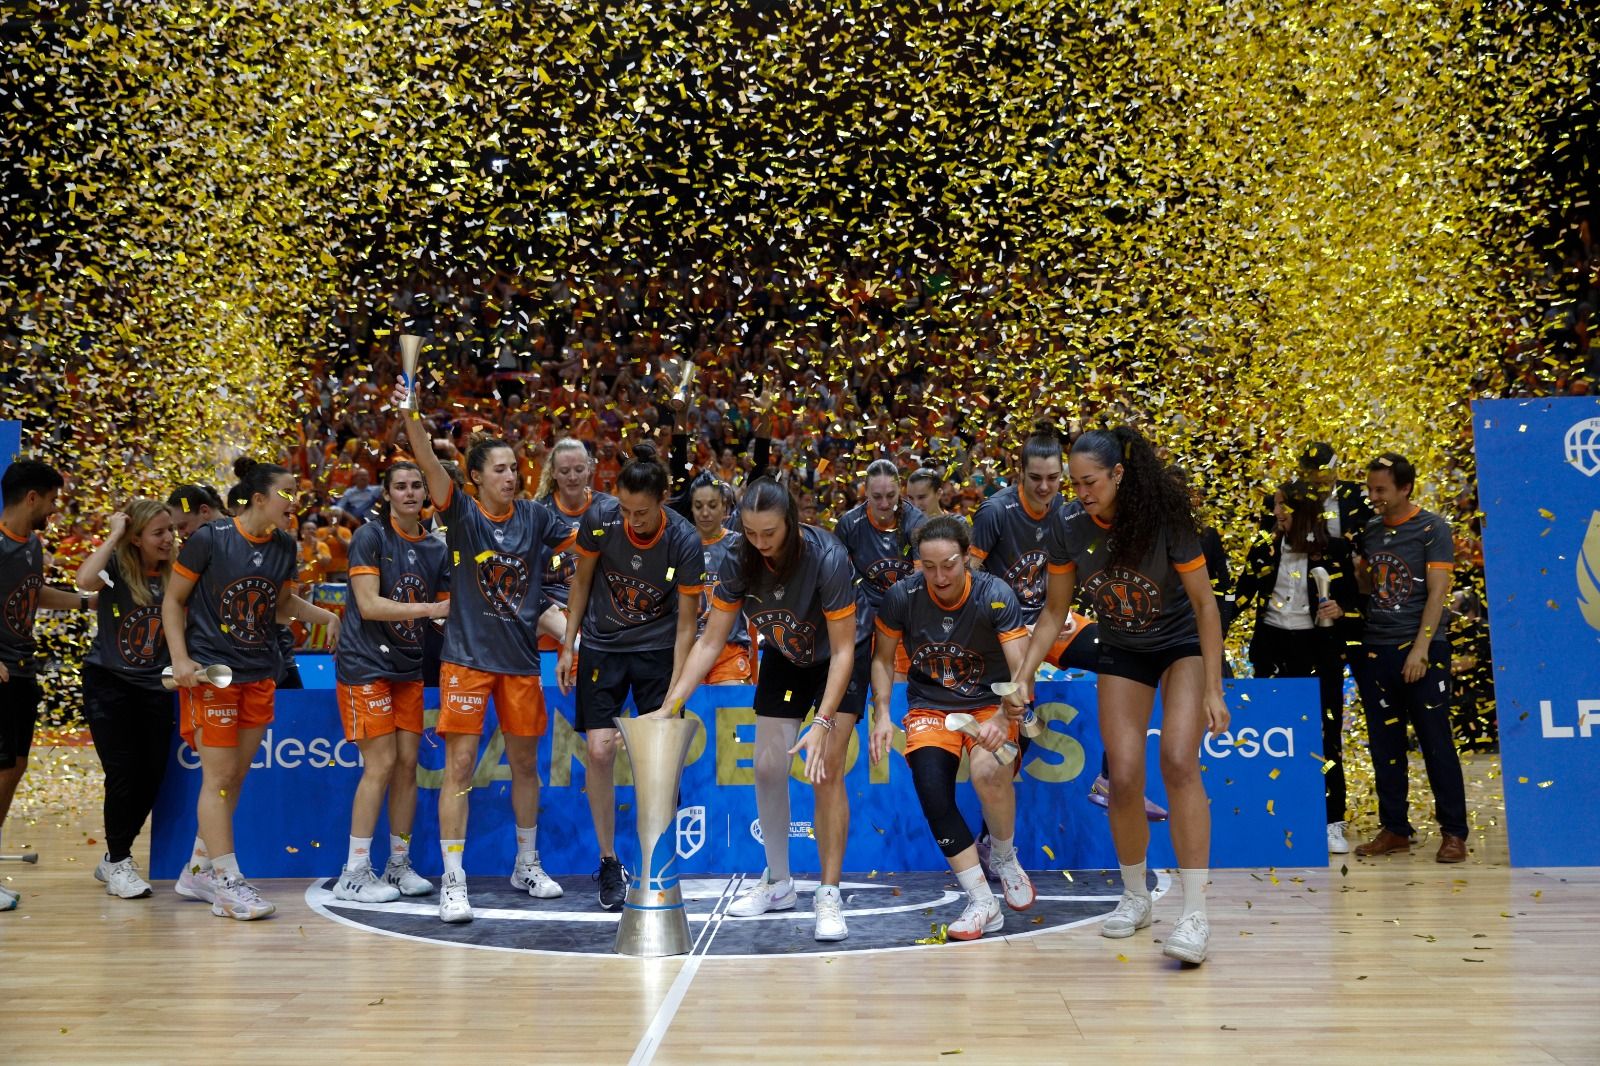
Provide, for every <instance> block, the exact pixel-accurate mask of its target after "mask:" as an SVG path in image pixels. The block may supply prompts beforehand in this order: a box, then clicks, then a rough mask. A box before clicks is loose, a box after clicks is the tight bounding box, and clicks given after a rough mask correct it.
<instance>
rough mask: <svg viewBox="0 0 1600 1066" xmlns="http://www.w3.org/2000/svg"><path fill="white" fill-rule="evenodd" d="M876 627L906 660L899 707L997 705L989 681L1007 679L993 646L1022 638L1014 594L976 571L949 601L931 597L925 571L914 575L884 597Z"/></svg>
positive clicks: (1001, 654)
mask: <svg viewBox="0 0 1600 1066" xmlns="http://www.w3.org/2000/svg"><path fill="white" fill-rule="evenodd" d="M877 625H878V629H879V631H880V632H882V633H884V634H885V635H887V636H888V637H889V638H890V639H898V640H900V641H902V642H903V643H904V644H905V648H906V654H907V656H908V657H909V658H910V659H911V670H910V672H909V673H907V674H906V706H907V707H908V708H918V707H927V708H930V709H932V710H936V711H966V710H973V709H976V708H979V707H992V706H994V705H995V704H997V703H998V702H999V697H998V696H996V695H994V693H993V692H992V691H991V690H990V688H989V686H990V685H992V684H994V683H995V682H996V681H1009V680H1011V668H1010V667H1009V666H1007V665H1006V657H1005V652H1004V651H1002V650H1001V645H1002V644H1004V643H1006V642H1008V641H1013V640H1026V639H1027V637H1028V629H1027V627H1026V626H1024V625H1023V624H1022V609H1021V608H1020V607H1019V606H1018V605H1017V596H1016V593H1014V592H1012V591H1011V586H1010V585H1007V584H1006V583H1005V582H1004V581H1001V580H1000V579H999V578H997V577H995V576H994V575H993V574H988V573H984V572H983V571H979V572H977V573H974V574H969V575H968V576H967V587H966V592H965V594H964V595H962V597H961V599H960V601H959V602H957V603H956V605H955V606H953V607H946V606H944V605H943V604H942V603H940V602H939V601H938V600H936V599H934V598H933V591H932V590H931V589H930V588H929V587H928V579H927V575H926V574H920V573H919V574H914V575H913V576H911V577H909V578H907V579H906V580H904V581H901V582H899V583H898V584H896V585H895V586H894V588H892V589H890V590H889V591H888V592H887V593H886V594H885V595H884V597H883V603H882V604H881V605H880V606H879V607H878V619H877Z"/></svg>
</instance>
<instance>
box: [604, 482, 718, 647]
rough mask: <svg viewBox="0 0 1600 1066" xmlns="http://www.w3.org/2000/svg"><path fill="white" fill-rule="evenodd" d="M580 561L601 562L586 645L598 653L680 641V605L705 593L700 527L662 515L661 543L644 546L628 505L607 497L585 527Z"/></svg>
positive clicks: (675, 514)
mask: <svg viewBox="0 0 1600 1066" xmlns="http://www.w3.org/2000/svg"><path fill="white" fill-rule="evenodd" d="M577 549H578V552H579V554H581V555H584V556H588V557H598V560H599V561H598V562H597V563H596V564H595V570H594V581H593V583H592V584H591V585H590V586H589V603H588V605H587V606H586V607H585V608H584V612H583V631H582V632H583V645H584V647H587V648H592V649H594V650H596V651H661V650H662V649H665V648H670V647H672V645H673V642H674V641H675V640H676V638H677V626H678V599H679V597H680V596H681V595H682V594H683V593H693V594H694V595H697V596H698V595H699V594H700V592H701V590H702V589H703V588H704V587H705V576H704V575H705V569H706V567H705V557H704V554H703V553H702V552H701V550H700V534H699V532H697V531H696V530H695V528H694V524H693V523H692V522H690V521H689V520H688V519H687V518H685V517H683V515H681V514H679V513H678V512H677V511H674V510H672V509H671V508H663V509H662V522H661V526H660V528H658V529H657V530H656V532H655V536H653V537H651V538H650V539H648V540H640V539H639V538H637V537H636V536H634V533H633V530H631V529H629V528H628V527H627V525H626V523H625V521H624V520H623V517H622V505H621V504H620V503H618V502H617V500H616V499H615V498H614V497H611V496H602V497H600V498H599V499H597V500H596V501H595V502H594V503H592V504H590V505H589V510H588V511H586V512H585V513H584V516H583V519H582V521H581V522H580V524H579V526H578V542H577Z"/></svg>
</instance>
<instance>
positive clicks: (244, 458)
mask: <svg viewBox="0 0 1600 1066" xmlns="http://www.w3.org/2000/svg"><path fill="white" fill-rule="evenodd" d="M260 465H261V464H260V463H257V462H256V461H255V460H254V459H252V458H250V457H249V456H248V455H241V456H239V458H237V459H235V460H234V461H233V476H234V477H236V478H238V479H239V480H240V481H243V480H244V479H245V478H247V477H249V476H250V471H252V470H254V469H255V468H256V467H258V466H260Z"/></svg>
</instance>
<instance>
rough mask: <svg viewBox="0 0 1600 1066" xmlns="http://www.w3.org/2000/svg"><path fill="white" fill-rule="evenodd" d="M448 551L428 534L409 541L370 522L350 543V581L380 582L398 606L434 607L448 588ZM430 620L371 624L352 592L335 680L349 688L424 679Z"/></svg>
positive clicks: (380, 591) (392, 529)
mask: <svg viewBox="0 0 1600 1066" xmlns="http://www.w3.org/2000/svg"><path fill="white" fill-rule="evenodd" d="M447 559H448V549H446V547H445V545H444V544H443V542H441V541H440V540H439V539H438V538H436V537H431V536H429V535H428V534H426V533H423V534H420V535H419V536H416V537H408V536H406V535H405V534H404V533H402V532H400V530H399V529H397V528H395V526H394V522H393V520H392V519H391V520H390V521H389V523H387V524H384V523H380V522H375V521H374V522H368V523H367V524H366V525H364V526H362V527H361V528H360V529H358V530H356V535H355V536H353V537H351V538H350V577H351V579H352V583H353V581H354V579H355V578H356V577H358V576H361V575H369V576H372V577H376V578H377V579H378V595H379V596H382V597H383V598H384V599H388V600H394V601H395V602H397V603H431V602H432V601H434V600H436V599H438V598H439V594H440V593H441V592H443V591H445V589H446V588H447V587H448V582H449V567H448V566H447V565H446V563H447ZM432 624H433V623H432V622H431V621H429V620H428V619H426V618H413V619H410V620H408V621H404V622H373V621H370V620H368V619H366V618H363V617H362V616H361V604H360V603H359V602H358V601H357V600H356V597H355V595H354V593H353V592H352V594H351V595H350V596H349V597H348V599H347V600H346V601H345V607H344V621H343V624H342V625H340V627H339V646H338V648H336V649H335V650H334V653H333V661H334V667H335V675H336V676H337V677H338V679H339V681H340V683H342V684H346V685H365V684H368V683H370V682H373V681H381V680H388V681H416V680H419V679H420V678H421V677H422V640H423V634H424V633H425V632H426V628H425V627H427V626H431V625H432Z"/></svg>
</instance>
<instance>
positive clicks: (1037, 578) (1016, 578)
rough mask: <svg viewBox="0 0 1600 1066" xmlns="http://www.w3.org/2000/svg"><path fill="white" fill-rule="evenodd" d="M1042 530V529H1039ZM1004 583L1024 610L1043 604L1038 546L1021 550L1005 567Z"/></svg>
mask: <svg viewBox="0 0 1600 1066" xmlns="http://www.w3.org/2000/svg"><path fill="white" fill-rule="evenodd" d="M1041 532H1042V530H1041ZM1005 579H1006V584H1008V585H1010V586H1011V588H1012V590H1013V591H1015V592H1016V594H1017V602H1018V603H1020V604H1021V605H1022V606H1023V608H1024V609H1025V610H1031V609H1032V608H1034V607H1043V606H1044V552H1043V551H1042V550H1040V549H1038V548H1035V549H1034V550H1033V551H1026V552H1023V553H1022V554H1021V555H1019V556H1018V557H1017V561H1016V562H1014V563H1012V564H1011V565H1010V566H1009V567H1007V568H1006V573H1005Z"/></svg>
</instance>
